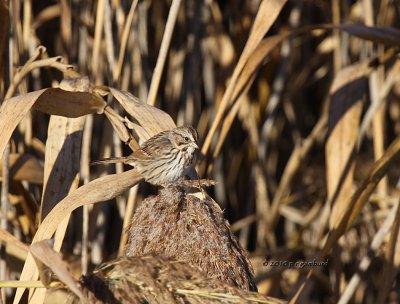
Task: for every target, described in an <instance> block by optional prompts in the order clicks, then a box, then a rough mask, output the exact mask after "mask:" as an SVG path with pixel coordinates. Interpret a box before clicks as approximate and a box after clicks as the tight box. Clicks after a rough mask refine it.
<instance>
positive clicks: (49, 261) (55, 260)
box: [30, 240, 87, 303]
mask: <svg viewBox="0 0 400 304" xmlns="http://www.w3.org/2000/svg"><path fill="white" fill-rule="evenodd" d="M30 252H31V253H32V255H33V256H34V257H35V258H36V259H38V260H39V261H40V262H41V263H43V264H44V265H46V266H47V267H49V268H50V270H51V271H52V272H53V273H54V274H55V275H56V276H57V278H58V279H59V280H60V281H62V282H63V283H65V284H66V285H67V286H68V288H69V289H70V290H71V291H72V292H73V293H74V294H76V295H77V296H78V297H79V299H80V300H81V301H82V302H83V303H87V299H86V298H85V296H84V295H83V293H82V291H81V289H80V288H79V285H78V282H77V281H75V279H74V278H73V276H72V274H71V272H70V270H69V269H68V265H67V264H66V263H65V262H64V261H63V260H62V259H61V257H60V255H59V254H58V253H57V252H55V251H54V250H53V249H52V248H51V246H50V245H49V243H48V240H43V241H40V242H37V243H34V244H32V245H31V246H30ZM42 282H43V281H42ZM43 283H44V284H45V285H46V283H45V282H43Z"/></svg>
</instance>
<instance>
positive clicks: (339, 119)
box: [325, 63, 370, 228]
mask: <svg viewBox="0 0 400 304" xmlns="http://www.w3.org/2000/svg"><path fill="white" fill-rule="evenodd" d="M369 71H370V68H368V65H367V64H366V63H359V64H353V65H351V66H348V67H346V68H344V69H343V70H342V71H340V72H339V73H338V74H337V76H336V78H335V80H334V82H333V84H332V88H331V92H330V94H331V96H332V97H331V103H330V107H329V120H328V134H329V135H328V140H327V143H326V148H325V158H326V167H327V170H326V178H327V187H328V200H329V201H330V202H331V203H332V204H333V209H332V213H331V217H330V227H331V228H334V227H335V226H336V224H337V223H338V220H339V219H340V217H341V216H342V215H343V212H344V211H345V210H346V208H347V205H346V204H347V203H348V198H349V197H351V194H352V193H351V188H352V184H353V174H354V162H353V154H354V153H355V147H356V142H357V138H358V132H359V126H360V117H361V112H362V101H363V98H364V95H365V92H366V85H367V78H366V77H367V75H368V72H369Z"/></svg>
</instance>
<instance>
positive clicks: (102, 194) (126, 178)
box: [14, 170, 142, 303]
mask: <svg viewBox="0 0 400 304" xmlns="http://www.w3.org/2000/svg"><path fill="white" fill-rule="evenodd" d="M141 180H142V177H141V176H140V175H139V174H138V173H137V171H135V170H130V171H126V172H124V173H120V174H112V175H108V176H104V177H101V178H98V179H96V180H94V181H91V182H90V183H88V184H86V185H84V186H82V187H80V188H78V189H76V190H75V191H73V192H72V193H71V194H69V195H68V196H67V197H66V198H64V199H63V200H62V201H61V202H59V203H58V204H57V205H56V206H55V207H54V209H53V210H51V212H50V213H49V214H48V215H47V217H46V218H45V219H44V220H43V222H42V224H41V225H40V226H39V229H38V230H37V232H36V234H35V237H34V238H33V241H32V242H33V243H34V242H39V241H41V240H44V239H49V238H51V237H52V235H53V234H54V232H55V231H56V229H57V227H58V225H59V224H60V223H61V221H62V220H63V219H64V218H65V217H66V216H68V215H69V214H70V213H71V212H72V211H73V210H75V209H76V208H79V207H81V206H83V205H88V204H94V203H97V202H103V201H106V200H110V199H112V198H114V197H116V196H118V195H120V194H121V193H123V192H124V191H126V190H127V189H129V188H130V187H132V186H134V185H136V184H137V183H138V182H140V181H141ZM33 278H35V279H36V278H37V272H36V267H35V265H34V261H33V258H32V256H31V255H28V257H27V259H26V261H25V265H24V269H23V270H22V273H21V277H20V280H21V281H26V280H32V279H33ZM23 291H24V290H23V289H18V290H17V293H16V295H15V298H14V303H19V302H20V300H21V297H22V293H23Z"/></svg>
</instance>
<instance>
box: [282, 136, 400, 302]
mask: <svg viewBox="0 0 400 304" xmlns="http://www.w3.org/2000/svg"><path fill="white" fill-rule="evenodd" d="M399 159H400V137H398V138H396V139H395V140H394V141H393V142H392V144H391V145H390V146H389V147H388V148H387V150H386V151H385V154H384V155H383V156H382V157H381V158H380V159H379V160H377V161H376V162H375V164H374V166H373V167H372V168H371V170H370V171H369V173H368V176H367V177H366V178H365V179H364V180H363V181H362V182H361V184H360V185H359V186H358V188H357V191H356V192H355V193H354V194H353V196H352V197H351V199H350V200H349V203H347V204H346V207H347V208H346V210H345V212H344V213H343V214H342V217H341V218H340V221H339V222H338V224H337V225H336V228H334V229H332V230H331V231H330V232H329V234H328V238H327V240H326V242H325V244H324V247H323V248H322V250H321V251H320V253H319V254H318V259H317V260H318V261H322V259H323V258H324V257H325V256H326V255H327V254H328V252H329V251H330V250H331V249H332V248H333V246H334V245H335V244H336V242H337V241H338V240H339V238H340V237H341V236H342V235H343V234H344V233H345V232H346V231H347V229H348V228H349V227H350V226H351V224H352V223H353V221H354V220H355V218H356V217H357V216H358V215H359V214H360V212H361V209H362V207H364V205H365V204H366V203H367V201H368V198H369V197H370V195H371V194H372V192H373V191H374V189H375V187H376V186H377V185H378V183H379V181H380V180H381V179H382V178H383V176H384V175H385V174H387V171H388V169H389V167H390V166H391V165H392V164H394V163H395V162H396V161H398V160H399ZM313 273H314V269H312V270H310V271H309V272H308V274H307V277H306V279H305V281H304V282H303V283H302V284H301V285H300V287H299V288H298V289H297V291H296V293H295V295H294V296H293V297H292V299H291V300H290V302H289V303H296V302H297V300H298V298H299V296H300V294H301V293H302V291H303V290H304V287H305V285H306V284H307V282H308V281H309V279H310V278H311V276H312V275H313Z"/></svg>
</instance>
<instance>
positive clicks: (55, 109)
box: [0, 88, 106, 157]
mask: <svg viewBox="0 0 400 304" xmlns="http://www.w3.org/2000/svg"><path fill="white" fill-rule="evenodd" d="M105 105H106V103H105V102H104V100H103V99H102V98H100V97H98V96H97V95H96V94H92V93H90V92H69V91H65V90H62V89H59V88H48V89H43V90H39V91H34V92H31V93H28V94H24V95H20V96H16V97H13V98H10V99H7V100H5V101H4V102H3V103H2V105H1V107H0V130H2V132H1V134H0V157H2V156H3V151H4V148H5V146H6V144H7V142H8V141H9V139H10V137H11V135H12V132H13V131H14V130H15V128H16V127H17V125H18V124H19V122H20V121H21V120H22V119H23V118H24V117H25V115H26V114H27V113H28V112H29V110H30V109H31V108H32V107H33V108H35V109H37V110H39V111H42V112H45V113H48V114H52V115H59V116H66V117H79V116H83V115H86V114H91V113H97V112H102V111H103V109H104V107H105Z"/></svg>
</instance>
